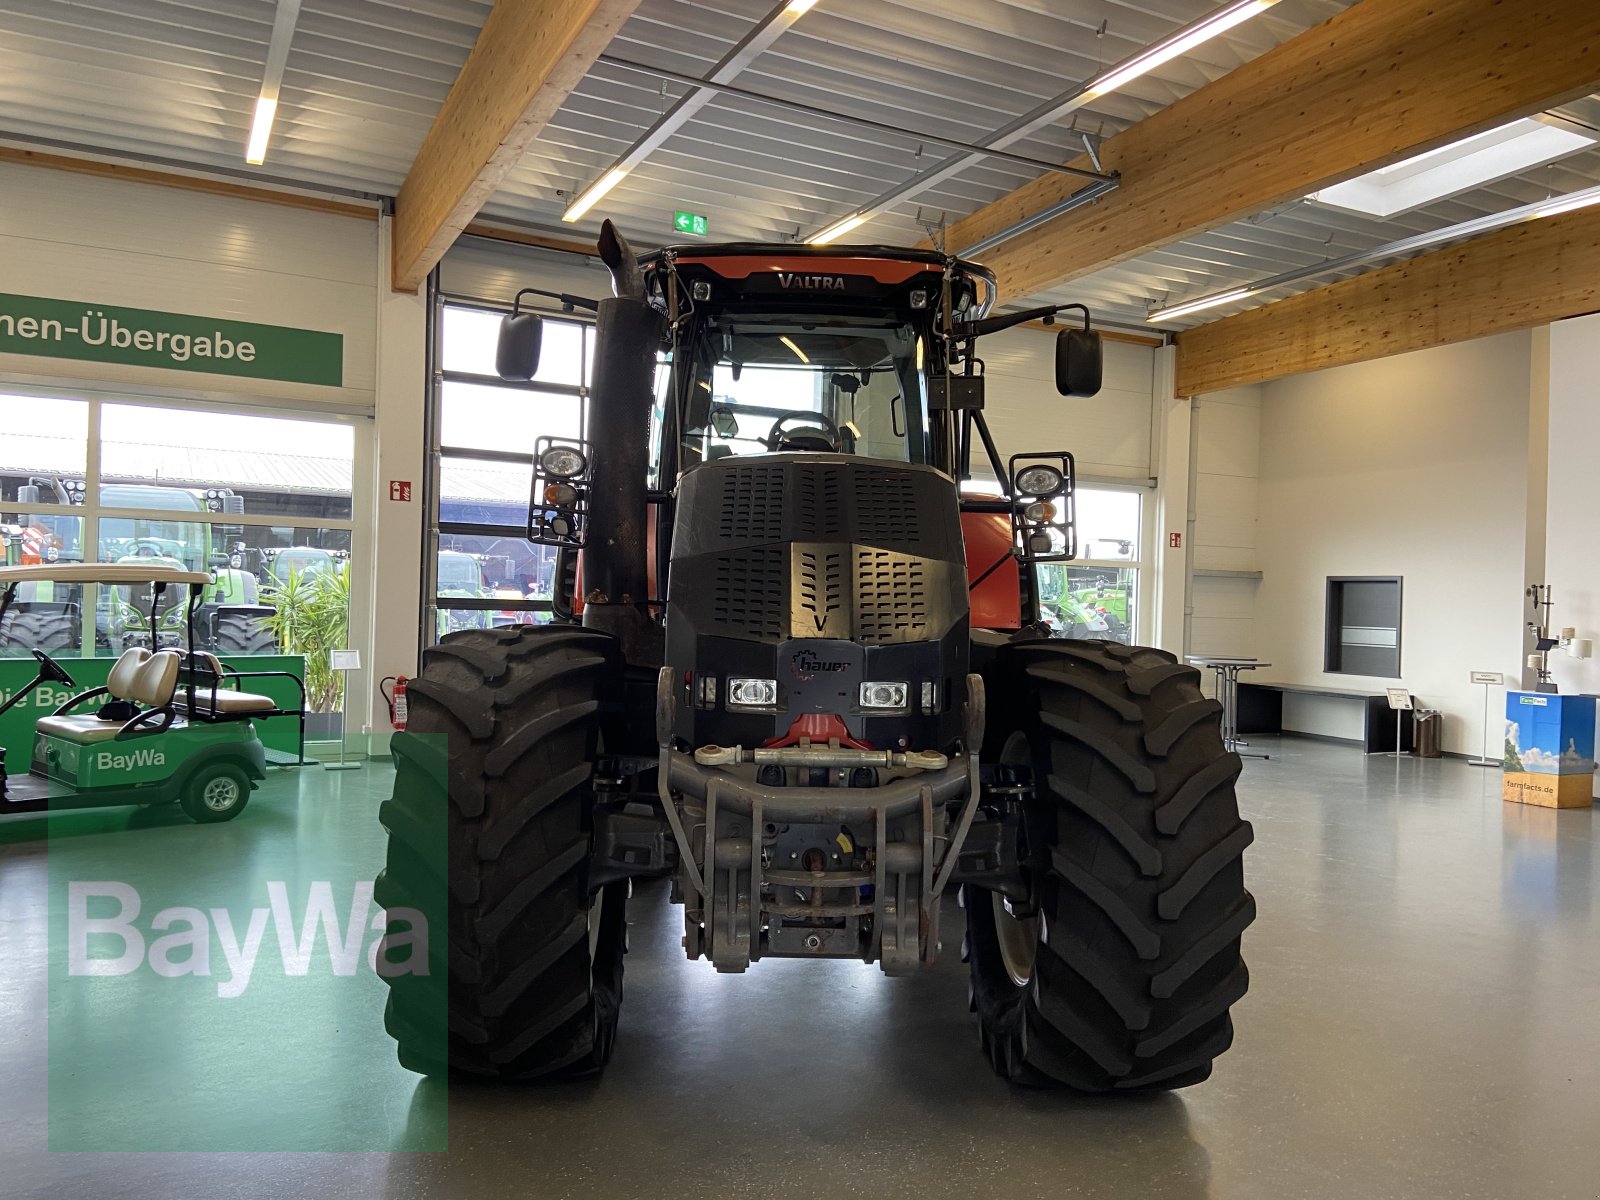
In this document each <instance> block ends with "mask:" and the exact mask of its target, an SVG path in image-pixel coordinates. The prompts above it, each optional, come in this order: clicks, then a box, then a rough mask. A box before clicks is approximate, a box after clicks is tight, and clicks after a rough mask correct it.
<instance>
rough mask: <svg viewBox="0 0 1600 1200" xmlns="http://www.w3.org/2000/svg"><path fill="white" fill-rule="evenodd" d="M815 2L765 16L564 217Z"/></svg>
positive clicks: (795, 2) (678, 124) (593, 197)
mask: <svg viewBox="0 0 1600 1200" xmlns="http://www.w3.org/2000/svg"><path fill="white" fill-rule="evenodd" d="M816 2H817V0H789V2H788V3H787V4H783V3H780V4H779V5H778V6H777V7H776V8H774V9H773V10H772V11H771V12H769V13H768V14H767V15H766V16H765V17H763V18H762V19H761V21H760V22H758V23H757V24H756V25H755V26H754V27H753V28H751V30H750V31H749V32H748V33H746V34H745V35H744V37H742V38H740V39H739V41H738V42H737V43H736V44H735V45H734V47H733V48H732V49H731V50H729V51H728V52H727V53H726V54H724V55H723V56H722V57H721V58H720V59H719V60H717V64H716V66H714V67H712V68H711V72H710V74H708V75H707V76H706V78H705V79H703V80H696V81H695V82H694V83H692V84H691V85H690V86H689V90H688V91H687V92H685V93H684V94H683V95H682V96H681V97H679V98H678V100H677V102H676V103H674V104H673V105H672V107H671V108H669V109H667V111H666V112H664V113H662V114H661V115H660V116H659V117H657V118H656V119H655V120H654V121H653V122H652V123H651V125H650V128H648V129H646V130H645V131H644V132H643V133H641V134H640V135H639V136H638V137H637V138H635V139H634V141H633V144H632V145H631V146H629V147H628V148H627V149H626V150H624V151H623V152H622V154H621V156H619V157H618V158H617V160H616V161H615V162H613V163H612V164H611V165H610V167H608V168H607V169H606V171H605V173H604V174H603V175H601V176H600V178H599V179H598V180H597V181H596V182H594V183H592V184H590V185H589V187H587V188H585V189H584V190H583V191H581V192H579V193H578V198H577V199H576V200H575V201H573V202H572V203H571V204H570V205H568V206H567V211H566V212H564V213H562V214H561V219H562V220H563V221H568V222H571V221H576V220H577V219H578V218H579V217H581V216H583V214H584V213H586V212H588V211H589V210H590V209H591V208H593V207H594V204H595V201H597V200H599V199H600V197H602V196H604V195H605V194H606V193H607V192H609V191H610V190H611V189H612V188H614V187H616V186H617V184H618V183H620V182H621V181H622V178H623V177H624V176H625V175H627V173H628V172H629V171H631V170H633V169H634V168H635V167H637V166H638V165H639V164H640V163H642V162H644V160H645V159H647V158H648V157H649V156H650V155H651V154H653V153H654V152H655V151H656V150H657V149H659V148H660V146H661V145H662V143H664V142H665V141H666V140H667V139H668V138H670V137H671V136H672V135H673V134H674V133H676V132H677V131H678V130H679V129H681V128H683V126H684V125H685V124H687V123H688V121H689V119H690V118H691V117H693V116H694V115H695V113H697V112H699V111H700V110H701V109H702V108H704V107H705V106H706V105H707V104H709V103H711V100H712V97H713V96H715V95H716V92H715V90H714V87H713V85H724V84H727V83H728V82H729V81H730V80H732V79H734V78H736V77H737V76H738V75H739V74H740V72H742V71H743V70H744V69H745V68H746V67H748V66H749V65H750V64H751V63H752V62H754V61H755V60H756V59H757V58H759V57H760V56H761V55H762V54H763V53H764V52H765V51H766V50H767V49H768V48H769V47H771V45H772V43H773V42H775V41H777V40H778V37H779V35H780V34H782V33H783V31H784V30H786V29H788V28H789V27H790V26H792V25H793V24H794V23H795V22H796V21H798V20H799V19H800V16H801V14H802V13H804V12H805V11H806V10H807V9H809V8H811V6H812V5H814V4H816ZM661 86H662V88H663V89H665V88H666V83H665V76H663V82H662V85H661ZM662 95H663V96H665V95H666V92H665V90H663V91H662Z"/></svg>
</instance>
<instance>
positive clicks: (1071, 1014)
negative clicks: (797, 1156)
mask: <svg viewBox="0 0 1600 1200" xmlns="http://www.w3.org/2000/svg"><path fill="white" fill-rule="evenodd" d="M995 674H996V676H997V678H996V679H995V680H994V681H993V682H991V683H990V684H989V694H990V695H991V696H1009V697H1011V698H1012V704H1011V706H1010V709H1009V711H1008V712H1004V713H1001V714H998V716H999V723H998V725H997V724H996V723H995V720H994V719H993V718H991V723H990V732H991V735H992V738H993V740H992V741H991V743H990V746H991V750H992V751H994V752H997V754H998V758H999V761H1000V762H1001V763H1002V764H1006V765H1011V766H1014V767H1019V768H1026V769H1029V770H1031V777H1032V782H1033V789H1034V790H1033V796H1032V799H1031V801H1025V802H1024V803H1025V812H1024V822H1023V824H1024V828H1025V829H1026V835H1025V837H1026V839H1027V841H1028V843H1029V844H1027V845H1024V846H1023V847H1022V848H1021V849H1022V852H1023V854H1024V860H1025V861H1026V862H1028V863H1030V864H1031V866H1032V870H1033V896H1032V904H1031V906H1019V905H1017V904H1016V903H1015V902H1012V903H1010V904H1008V903H1007V902H1006V901H1005V900H1004V899H1003V898H1002V897H999V896H998V895H996V894H994V893H990V892H986V891H983V890H981V889H978V888H974V887H971V886H969V887H967V888H966V889H965V890H964V893H963V902H964V905H965V908H966V916H967V952H968V959H969V963H970V967H971V972H972V999H973V1006H974V1008H975V1009H976V1011H977V1013H978V1019H979V1022H980V1025H981V1031H982V1040H983V1044H984V1045H985V1047H986V1048H987V1049H988V1051H989V1055H990V1059H991V1061H992V1063H993V1065H994V1067H995V1070H996V1071H998V1072H999V1073H1000V1074H1001V1075H1003V1076H1005V1077H1006V1078H1008V1079H1011V1080H1013V1081H1014V1082H1017V1083H1024V1084H1036V1085H1044V1086H1067V1087H1071V1088H1075V1089H1078V1090H1080V1091H1086V1092H1141V1091H1167V1090H1171V1089H1173V1088H1180V1087H1186V1086H1188V1085H1190V1084H1194V1083H1199V1082H1200V1081H1201V1080H1203V1079H1205V1078H1207V1077H1208V1076H1209V1075H1210V1074H1211V1067H1212V1061H1213V1060H1214V1059H1215V1058H1216V1057H1217V1056H1218V1055H1219V1054H1221V1053H1222V1052H1223V1051H1225V1050H1226V1049H1228V1047H1229V1046H1230V1045H1231V1044H1232V1042H1233V1024H1232V1021H1231V1019H1230V1017H1229V1009H1230V1008H1231V1006H1232V1005H1233V1003H1234V1002H1235V1001H1236V1000H1238V999H1239V998H1240V997H1241V996H1243V995H1244V993H1245V989H1246V987H1247V986H1248V983H1249V975H1248V973H1247V972H1246V970H1245V965H1244V961H1243V960H1242V958H1241V957H1240V953H1239V945H1240V935H1241V934H1242V933H1243V931H1244V929H1245V927H1246V926H1248V925H1249V924H1250V922H1251V921H1252V920H1253V919H1254V917H1255V901H1254V900H1253V899H1252V898H1251V896H1250V893H1249V892H1247V891H1246V890H1245V887H1244V872H1243V866H1242V857H1241V856H1242V855H1243V852H1244V849H1245V847H1246V846H1248V845H1249V844H1250V841H1251V836H1252V835H1251V829H1250V825H1249V823H1248V822H1245V821H1242V820H1240V819H1239V807H1238V803H1237V801H1236V799H1235V796H1234V782H1235V780H1236V779H1237V778H1238V776H1239V771H1240V767H1241V765H1242V764H1241V763H1240V760H1239V756H1238V755H1236V754H1231V753H1228V752H1226V751H1225V750H1224V749H1223V746H1222V739H1221V735H1220V733H1219V731H1218V716H1219V713H1220V706H1219V705H1218V704H1217V703H1216V702H1215V701H1213V700H1207V699H1205V698H1203V697H1202V696H1201V694H1200V673H1199V672H1198V671H1197V670H1195V669H1194V668H1193V667H1188V666H1183V665H1181V664H1179V663H1178V662H1177V660H1176V659H1174V658H1173V657H1172V656H1171V655H1170V654H1167V653H1166V652H1165V651H1161V650H1151V649H1146V648H1143V647H1134V646H1123V645H1119V644H1117V643H1114V642H1104V641H1096V642H1068V641H1059V640H1048V641H1038V642H1031V643H1025V644H1018V645H1015V646H1012V647H1008V648H1007V649H1006V650H1005V651H1003V652H1002V655H1001V657H1000V658H999V659H998V660H997V663H996V669H995ZM1007 689H1009V690H1007Z"/></svg>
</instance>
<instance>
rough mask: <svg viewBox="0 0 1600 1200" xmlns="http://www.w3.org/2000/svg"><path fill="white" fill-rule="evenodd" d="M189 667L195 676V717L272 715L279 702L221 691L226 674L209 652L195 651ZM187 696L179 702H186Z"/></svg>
mask: <svg viewBox="0 0 1600 1200" xmlns="http://www.w3.org/2000/svg"><path fill="white" fill-rule="evenodd" d="M189 666H190V670H191V672H192V673H193V674H194V710H195V711H196V712H197V713H207V714H220V715H223V716H236V715H238V714H241V713H253V712H273V711H274V710H276V709H277V707H278V702H277V701H276V700H274V699H273V698H272V697H271V696H261V695H257V694H256V693H255V692H239V691H235V690H234V689H232V688H227V687H223V686H222V683H223V680H224V679H226V678H227V670H226V668H225V667H223V665H222V660H221V659H219V658H218V657H217V656H216V655H215V654H212V653H211V652H210V651H208V650H196V651H195V652H194V653H193V654H192V655H190V656H189ZM188 698H189V697H188V692H187V691H184V692H183V693H182V695H181V699H182V700H183V701H184V702H185V703H187V702H188Z"/></svg>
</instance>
